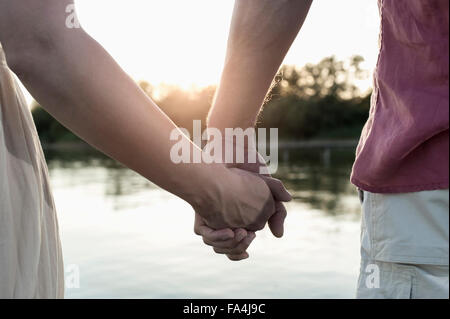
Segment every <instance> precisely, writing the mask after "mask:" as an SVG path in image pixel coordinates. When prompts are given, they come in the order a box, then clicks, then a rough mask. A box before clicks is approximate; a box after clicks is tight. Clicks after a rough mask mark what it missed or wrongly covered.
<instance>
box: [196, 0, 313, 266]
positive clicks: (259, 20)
mask: <svg viewBox="0 0 450 319" xmlns="http://www.w3.org/2000/svg"><path fill="white" fill-rule="evenodd" d="M311 3H312V0H236V3H235V8H234V13H233V20H232V23H231V30H230V35H229V39H228V49H227V55H226V60H225V66H224V69H223V73H222V78H221V81H220V85H219V88H218V90H217V93H216V98H215V101H214V104H213V107H212V109H211V111H210V114H209V121H208V126H209V127H215V128H218V129H220V130H222V131H223V130H224V129H225V128H237V127H240V128H243V129H246V128H249V127H253V126H254V125H255V122H256V119H257V115H258V113H259V111H260V109H261V107H262V104H263V102H264V99H265V96H266V94H267V91H268V90H269V88H270V86H271V84H272V80H273V78H274V76H275V74H276V72H277V71H278V69H279V67H280V65H281V63H282V61H283V59H284V57H285V55H286V53H287V52H288V50H289V48H290V46H291V44H292V42H293V41H294V39H295V37H296V36H297V34H298V32H299V30H300V28H301V26H302V25H303V22H304V20H305V18H306V16H307V14H308V11H309V8H310V6H311ZM260 166H265V164H264V163H261V162H260V163H256V164H251V163H244V164H239V165H237V167H239V168H242V169H246V170H248V171H253V172H258V171H259V167H260ZM280 184H281V183H278V187H277V188H276V189H272V192H273V194H274V196H276V199H277V200H279V201H277V202H276V209H277V212H276V213H275V214H274V215H272V217H271V218H270V219H269V227H270V229H271V230H272V233H273V234H274V235H275V236H277V237H281V236H282V235H283V232H284V228H283V224H284V219H285V217H286V209H285V207H284V205H283V204H282V203H281V201H288V200H289V199H290V195H289V194H288V193H287V191H286V190H285V189H284V187H283V186H282V185H280ZM195 230H196V233H197V234H198V235H201V236H203V240H204V241H205V242H206V243H207V244H209V245H211V246H213V247H214V251H215V252H216V253H220V254H226V255H227V256H228V258H230V259H232V260H240V259H245V258H247V257H248V254H247V252H246V249H247V248H248V246H249V245H250V243H251V241H252V240H253V238H254V233H252V232H249V233H247V232H246V230H244V229H238V230H235V236H234V238H232V239H229V240H227V241H224V240H223V238H224V236H226V235H227V234H232V233H231V230H229V229H222V230H217V231H213V230H212V229H210V228H209V227H207V226H205V225H203V221H202V220H201V218H200V217H199V216H197V218H196V223H195ZM238 232H240V233H241V234H242V235H241V236H239V235H238ZM237 238H239V239H242V238H244V239H242V240H241V241H238V240H236V239H237Z"/></svg>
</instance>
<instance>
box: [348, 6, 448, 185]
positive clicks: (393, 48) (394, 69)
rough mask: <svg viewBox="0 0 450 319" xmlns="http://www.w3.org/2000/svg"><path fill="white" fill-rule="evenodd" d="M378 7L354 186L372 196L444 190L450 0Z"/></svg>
mask: <svg viewBox="0 0 450 319" xmlns="http://www.w3.org/2000/svg"><path fill="white" fill-rule="evenodd" d="M378 2H379V8H380V13H381V33H380V53H379V57H378V64H377V68H376V71H375V73H374V92H373V95H372V103H371V110H370V115H369V119H368V121H367V123H366V125H365V127H364V129H363V132H362V135H361V139H360V142H359V145H358V148H357V151H356V161H355V163H354V166H353V172H352V177H351V181H352V183H353V184H355V185H356V186H358V187H359V188H361V189H363V190H366V191H369V192H374V193H406V192H417V191H423V190H435V189H446V188H448V180H449V162H448V161H449V82H448V81H449V80H448V72H449V46H448V41H449V39H448V37H449V1H448V0H379V1H378Z"/></svg>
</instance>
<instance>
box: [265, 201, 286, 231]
mask: <svg viewBox="0 0 450 319" xmlns="http://www.w3.org/2000/svg"><path fill="white" fill-rule="evenodd" d="M275 205H276V212H275V214H273V215H272V216H271V217H270V218H269V221H268V224H269V228H270V231H271V232H272V234H273V235H274V236H275V237H277V238H281V237H283V234H284V220H285V219H286V216H287V211H286V207H284V205H283V203H281V202H276V204H275Z"/></svg>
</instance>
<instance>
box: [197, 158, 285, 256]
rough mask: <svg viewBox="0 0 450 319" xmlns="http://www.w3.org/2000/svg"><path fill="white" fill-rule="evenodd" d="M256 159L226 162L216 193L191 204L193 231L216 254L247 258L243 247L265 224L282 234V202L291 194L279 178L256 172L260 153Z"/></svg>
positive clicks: (260, 161) (261, 165)
mask: <svg viewBox="0 0 450 319" xmlns="http://www.w3.org/2000/svg"><path fill="white" fill-rule="evenodd" d="M258 155H259V154H258ZM257 158H258V160H257V162H256V163H243V164H231V165H227V166H228V169H227V171H228V172H227V174H223V175H224V176H220V178H221V179H222V180H220V181H218V187H217V188H218V191H217V192H216V193H217V194H216V195H215V196H214V197H213V196H212V197H211V199H210V200H209V201H208V202H207V203H204V204H203V205H200V206H198V207H194V209H195V211H196V214H195V223H194V232H195V233H196V234H197V235H199V236H202V237H203V242H204V243H205V244H206V245H209V246H212V247H213V249H214V251H215V252H216V253H218V254H225V255H226V256H227V257H228V258H229V259H230V260H234V261H238V260H242V259H246V258H248V257H249V255H248V253H247V248H248V247H249V246H250V244H251V243H252V241H253V240H254V239H255V237H256V232H257V231H259V230H261V229H263V228H264V227H265V225H266V224H267V223H268V225H269V228H270V230H271V232H272V233H273V235H274V236H275V237H282V236H283V231H284V220H285V218H286V214H287V212H286V208H285V207H284V205H283V202H288V201H290V200H291V195H290V194H289V193H288V192H287V190H286V189H285V187H284V185H283V183H282V182H281V181H280V180H278V179H275V178H272V177H271V176H270V175H268V174H267V175H260V174H259V172H260V168H261V167H265V166H266V163H265V162H264V160H263V159H262V157H261V156H260V155H259V156H258V157H257Z"/></svg>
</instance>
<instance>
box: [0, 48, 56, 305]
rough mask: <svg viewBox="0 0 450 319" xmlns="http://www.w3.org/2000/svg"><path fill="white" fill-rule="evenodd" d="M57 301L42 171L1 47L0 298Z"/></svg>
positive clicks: (50, 207)
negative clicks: (49, 299) (50, 299)
mask: <svg viewBox="0 0 450 319" xmlns="http://www.w3.org/2000/svg"><path fill="white" fill-rule="evenodd" d="M43 76H45V75H43ZM62 297H64V269H63V261H62V252H61V244H60V239H59V231H58V222H57V218H56V210H55V205H54V202H53V197H52V194H51V191H50V187H49V178H48V172H47V165H46V163H45V158H44V155H43V152H42V148H41V145H40V142H39V138H38V135H37V132H36V128H35V125H34V123H33V119H32V116H31V112H30V110H29V108H28V106H27V104H26V102H25V99H24V96H23V94H22V92H21V90H20V88H19V86H18V85H17V82H16V79H15V78H14V76H13V74H12V73H11V71H10V70H9V69H8V66H7V64H6V61H5V56H4V53H3V50H2V47H1V45H0V298H62Z"/></svg>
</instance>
